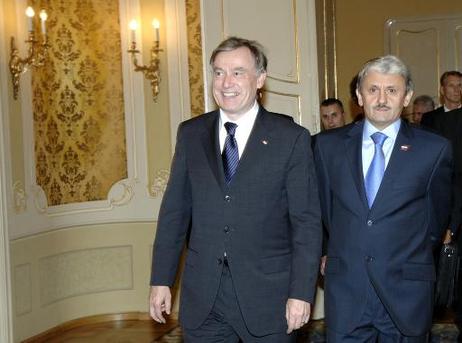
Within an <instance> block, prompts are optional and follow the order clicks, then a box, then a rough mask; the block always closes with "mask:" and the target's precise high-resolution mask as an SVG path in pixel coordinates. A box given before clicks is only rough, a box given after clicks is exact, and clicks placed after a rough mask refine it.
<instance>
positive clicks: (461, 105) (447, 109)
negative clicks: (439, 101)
mask: <svg viewBox="0 0 462 343" xmlns="http://www.w3.org/2000/svg"><path fill="white" fill-rule="evenodd" d="M443 108H444V112H449V111H452V110H450V109H449V108H447V107H446V105H443ZM459 108H462V104H460V105H459V106H458V107H456V108H454V110H458V109H459Z"/></svg>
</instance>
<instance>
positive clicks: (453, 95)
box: [421, 70, 462, 129]
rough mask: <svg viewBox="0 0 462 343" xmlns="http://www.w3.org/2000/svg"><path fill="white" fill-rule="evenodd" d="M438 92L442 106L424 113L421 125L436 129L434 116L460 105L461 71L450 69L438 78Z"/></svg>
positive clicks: (461, 97) (461, 95) (461, 100)
mask: <svg viewBox="0 0 462 343" xmlns="http://www.w3.org/2000/svg"><path fill="white" fill-rule="evenodd" d="M440 93H441V99H442V104H443V106H441V107H438V108H437V109H436V110H434V111H431V112H428V113H426V114H425V115H424V116H423V117H422V120H421V124H422V126H425V127H428V128H431V129H436V128H435V123H434V122H435V118H436V117H438V116H441V115H444V114H445V113H446V112H449V111H452V110H455V109H458V108H461V106H462V73H460V72H458V71H457V70H451V71H447V72H445V73H443V75H441V78H440Z"/></svg>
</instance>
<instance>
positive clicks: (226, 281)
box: [183, 263, 296, 343]
mask: <svg viewBox="0 0 462 343" xmlns="http://www.w3.org/2000/svg"><path fill="white" fill-rule="evenodd" d="M183 337H184V341H185V343H212V342H213V343H237V342H239V341H240V340H241V341H242V342H244V343H247V342H249V343H250V342H251V343H290V342H292V343H293V342H295V338H296V337H295V334H291V335H287V334H286V333H285V332H283V333H278V334H273V335H268V336H263V337H256V336H253V335H252V334H251V333H250V332H249V330H248V329H247V327H246V325H245V322H244V319H243V317H242V313H241V310H240V308H239V303H238V300H237V297H236V292H235V290H234V285H233V279H232V277H231V272H230V270H229V268H228V266H227V263H225V264H224V267H223V272H222V275H221V281H220V288H219V290H218V294H217V297H216V299H215V304H214V305H213V308H212V311H211V312H210V314H209V315H208V316H207V318H206V320H205V321H204V323H202V325H201V326H200V327H199V328H197V329H193V330H192V329H187V328H183Z"/></svg>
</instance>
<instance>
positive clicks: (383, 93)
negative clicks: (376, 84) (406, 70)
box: [377, 89, 387, 105]
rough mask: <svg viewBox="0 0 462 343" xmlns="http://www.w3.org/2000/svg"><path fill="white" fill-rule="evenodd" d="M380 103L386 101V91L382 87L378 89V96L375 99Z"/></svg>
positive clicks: (383, 103)
mask: <svg viewBox="0 0 462 343" xmlns="http://www.w3.org/2000/svg"><path fill="white" fill-rule="evenodd" d="M377 100H378V102H379V104H380V105H385V104H386V103H387V93H386V91H385V90H384V89H381V90H379V98H378V99H377Z"/></svg>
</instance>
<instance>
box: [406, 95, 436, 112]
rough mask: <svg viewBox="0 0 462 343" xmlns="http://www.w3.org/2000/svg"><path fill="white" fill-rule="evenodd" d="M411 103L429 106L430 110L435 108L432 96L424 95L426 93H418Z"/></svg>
mask: <svg viewBox="0 0 462 343" xmlns="http://www.w3.org/2000/svg"><path fill="white" fill-rule="evenodd" d="M412 104H413V105H418V104H421V105H425V106H427V107H429V108H430V107H431V108H432V110H433V109H435V102H434V101H433V98H432V97H431V96H430V95H426V94H423V95H419V96H418V97H416V98H415V99H414V101H413V102H412Z"/></svg>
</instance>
